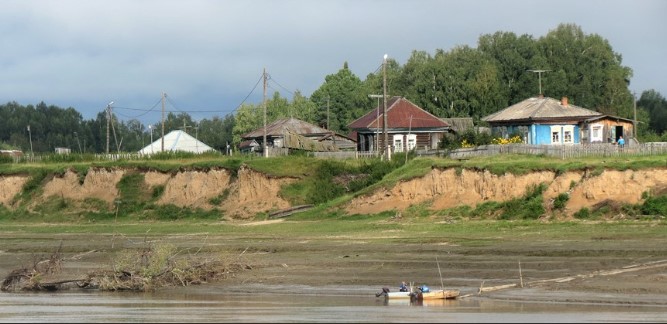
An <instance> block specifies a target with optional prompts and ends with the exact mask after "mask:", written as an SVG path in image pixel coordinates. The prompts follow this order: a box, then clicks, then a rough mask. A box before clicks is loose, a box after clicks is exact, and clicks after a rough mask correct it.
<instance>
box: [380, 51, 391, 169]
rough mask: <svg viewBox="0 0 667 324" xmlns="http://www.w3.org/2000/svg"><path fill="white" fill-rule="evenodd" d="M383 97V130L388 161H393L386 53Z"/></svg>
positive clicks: (383, 66) (383, 68)
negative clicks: (388, 113) (388, 111)
mask: <svg viewBox="0 0 667 324" xmlns="http://www.w3.org/2000/svg"><path fill="white" fill-rule="evenodd" d="M382 97H383V100H384V108H383V109H382V115H383V116H384V117H383V118H384V124H383V125H382V132H384V145H385V153H386V156H387V161H391V147H390V146H389V135H388V134H387V54H385V55H384V60H383V61H382Z"/></svg>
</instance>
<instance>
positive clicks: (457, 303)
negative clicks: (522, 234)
mask: <svg viewBox="0 0 667 324" xmlns="http://www.w3.org/2000/svg"><path fill="white" fill-rule="evenodd" d="M374 293H375V291H373V290H372V288H369V287H338V288H335V287H328V288H312V287H305V286H304V287H280V286H261V285H257V286H247V287H241V286H236V287H226V286H216V285H213V286H196V287H186V288H183V287H180V288H173V289H161V290H160V291H158V292H151V293H134V292H99V291H81V290H76V291H62V292H48V293H47V292H39V293H0V322H7V323H9V322H11V323H17V322H41V323H45V322H52V323H56V322H57V323H75V322H76V323H84V322H95V323H100V322H114V323H119V322H121V323H122V322H132V323H136V322H174V323H175V322H178V323H185V322H234V323H257V322H273V323H276V322H289V323H295V322H303V323H317V322H319V323H326V322H337V323H344V322H354V323H358V322H422V323H423V322H476V323H481V322H489V323H490V322H495V323H497V322H506V323H519V322H526V323H528V322H551V323H554V322H578V323H581V322H667V307H666V306H664V305H644V306H639V305H634V306H628V305H623V304H613V303H611V304H610V303H603V304H594V303H588V304H587V303H583V304H582V303H576V304H570V303H562V302H544V301H540V302H525V301H523V302H519V301H508V300H498V299H489V298H483V297H478V296H471V297H467V298H460V299H457V300H440V301H430V302H424V303H410V302H409V301H398V302H394V301H386V300H385V299H383V298H376V297H375V295H374Z"/></svg>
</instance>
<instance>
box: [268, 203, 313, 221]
mask: <svg viewBox="0 0 667 324" xmlns="http://www.w3.org/2000/svg"><path fill="white" fill-rule="evenodd" d="M311 208H313V205H300V206H294V207H291V208H287V209H283V210H279V211H276V212H272V213H269V218H281V217H287V216H290V215H292V214H294V213H298V212H302V211H306V210H308V209H311Z"/></svg>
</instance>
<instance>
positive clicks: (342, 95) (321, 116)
mask: <svg viewBox="0 0 667 324" xmlns="http://www.w3.org/2000/svg"><path fill="white" fill-rule="evenodd" d="M361 89H363V86H362V82H361V80H360V79H359V78H358V77H357V76H356V75H354V74H353V73H352V71H350V69H349V68H348V66H347V62H345V64H344V65H343V68H342V69H340V70H339V71H338V73H336V74H330V75H327V76H326V77H325V82H324V84H322V86H320V88H318V89H317V90H315V91H314V92H313V94H312V96H311V97H310V99H311V101H312V102H313V103H314V104H315V105H316V107H317V108H316V109H317V110H318V112H319V113H318V115H317V116H318V117H317V118H316V121H317V124H318V126H324V128H327V124H328V129H331V130H333V131H335V132H337V133H343V134H345V133H347V132H348V128H347V125H348V124H349V123H351V122H352V121H353V120H355V119H357V118H359V117H361V116H362V115H363V114H365V113H366V112H367V111H368V102H369V100H368V96H367V95H365V94H362V93H361V91H360V90H361Z"/></svg>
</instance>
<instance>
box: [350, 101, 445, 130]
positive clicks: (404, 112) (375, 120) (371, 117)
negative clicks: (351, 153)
mask: <svg viewBox="0 0 667 324" xmlns="http://www.w3.org/2000/svg"><path fill="white" fill-rule="evenodd" d="M382 110H383V105H382V104H380V106H378V107H376V108H375V109H373V110H372V111H370V112H369V113H367V114H366V115H363V116H361V117H360V118H358V119H357V120H355V121H353V122H352V123H350V124H349V125H348V127H349V128H350V129H368V128H371V129H375V128H381V127H382V125H383V124H384V115H383V114H382ZM411 119H412V120H411ZM443 127H444V128H446V127H449V124H447V122H445V121H443V120H441V119H440V118H438V117H436V116H434V115H432V114H431V113H429V112H427V111H426V110H424V109H421V108H420V107H418V106H417V105H415V104H413V103H412V102H410V101H409V100H407V99H405V98H403V97H399V96H395V97H392V98H391V99H390V100H389V101H387V128H412V129H419V128H443Z"/></svg>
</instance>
